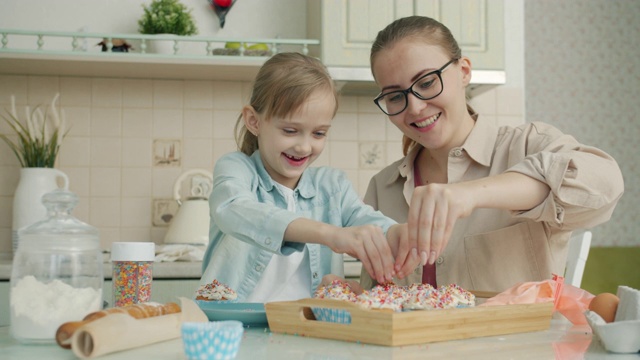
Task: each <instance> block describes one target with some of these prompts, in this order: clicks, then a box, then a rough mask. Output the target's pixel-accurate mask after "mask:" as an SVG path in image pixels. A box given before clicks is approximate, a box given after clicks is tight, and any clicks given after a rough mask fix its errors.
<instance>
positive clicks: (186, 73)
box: [0, 29, 320, 81]
mask: <svg viewBox="0 0 640 360" xmlns="http://www.w3.org/2000/svg"><path fill="white" fill-rule="evenodd" d="M116 39H122V40H125V41H126V42H127V43H129V44H130V45H132V46H133V49H134V50H133V51H130V52H111V51H104V52H103V51H101V50H100V47H96V46H95V45H94V44H97V43H99V42H101V41H105V42H106V43H107V46H108V49H109V50H110V49H111V48H112V43H113V41H114V40H116ZM157 41H169V42H172V43H173V48H174V51H173V53H169V54H159V53H153V52H149V51H148V50H149V48H150V45H153V44H154V43H155V42H157ZM0 42H1V46H0V74H12V75H55V76H94V77H116V78H151V79H185V80H191V79H197V80H229V81H251V80H253V79H254V77H255V75H256V74H257V72H258V70H259V69H260V66H262V64H263V63H264V62H265V61H266V60H267V59H268V58H269V55H267V56H249V55H215V54H214V51H215V50H216V49H220V48H224V46H225V44H226V43H228V42H236V43H239V44H242V47H241V48H240V51H239V53H240V54H244V50H245V48H244V44H247V46H249V45H251V44H256V43H264V44H267V45H268V46H269V48H270V50H271V52H272V53H277V52H281V51H298V52H301V53H308V52H309V46H317V45H318V44H319V43H320V42H319V41H318V40H312V39H258V38H251V39H249V38H243V39H239V38H216V37H203V36H175V35H143V34H105V33H82V32H52V31H27V30H7V29H0ZM88 44H91V46H89V45H88Z"/></svg>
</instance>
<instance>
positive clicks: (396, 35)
mask: <svg viewBox="0 0 640 360" xmlns="http://www.w3.org/2000/svg"><path fill="white" fill-rule="evenodd" d="M406 38H415V39H420V40H422V41H423V42H424V43H426V44H429V45H435V46H439V47H441V48H442V50H444V52H445V54H447V55H448V57H449V58H450V59H459V58H460V57H462V50H460V46H458V42H457V41H456V39H455V38H454V37H453V34H451V31H450V30H449V28H447V27H446V26H444V25H443V24H442V23H440V22H439V21H437V20H434V19H432V18H429V17H426V16H409V17H405V18H401V19H398V20H396V21H394V22H392V23H391V24H389V25H387V27H385V28H384V29H382V30H381V31H380V32H378V36H376V39H375V41H374V42H373V45H372V46H371V55H370V56H369V61H370V63H371V71H372V72H373V65H374V62H375V60H376V56H377V55H378V54H379V53H380V52H381V51H382V50H385V49H388V48H390V47H392V46H393V45H394V44H395V43H397V42H398V41H400V40H403V39H406ZM456 62H457V60H456ZM375 76H376V75H375V74H373V77H374V78H375ZM467 111H468V112H469V114H475V111H474V110H473V109H472V108H471V106H469V104H467ZM415 145H416V142H415V141H413V140H411V139H410V138H408V137H407V136H406V135H405V136H403V138H402V152H403V153H404V154H405V155H407V153H408V152H409V150H410V149H411V148H412V147H413V146H415Z"/></svg>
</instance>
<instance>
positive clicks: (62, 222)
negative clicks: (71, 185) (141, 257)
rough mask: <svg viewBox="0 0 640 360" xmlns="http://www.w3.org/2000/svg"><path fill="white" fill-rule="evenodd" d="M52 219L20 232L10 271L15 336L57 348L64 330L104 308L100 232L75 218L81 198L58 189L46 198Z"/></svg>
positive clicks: (12, 323) (45, 201) (44, 198)
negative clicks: (57, 336)
mask: <svg viewBox="0 0 640 360" xmlns="http://www.w3.org/2000/svg"><path fill="white" fill-rule="evenodd" d="M42 202H43V204H44V206H45V207H46V208H47V219H45V220H43V221H40V222H37V223H35V224H33V225H31V226H28V227H26V228H24V229H22V230H21V231H20V243H19V245H18V249H17V251H16V254H15V256H14V259H13V266H12V270H11V287H10V300H9V303H10V308H11V311H10V312H11V315H10V321H11V325H10V326H11V335H12V336H13V337H14V338H16V339H17V340H19V341H21V342H27V343H52V342H55V333H56V330H57V329H58V327H59V326H60V325H62V324H63V323H65V322H68V321H79V320H82V318H84V317H85V316H86V315H87V314H89V313H91V312H94V311H98V310H100V309H101V308H102V304H103V297H102V286H103V282H104V276H103V259H102V251H101V249H100V241H99V236H98V229H96V228H94V227H92V226H90V225H88V224H85V223H84V222H82V221H80V220H78V219H76V218H75V217H73V216H72V215H71V211H72V210H73V208H74V207H75V206H76V204H77V203H78V197H77V196H76V195H75V194H74V193H72V192H70V191H67V190H62V189H58V190H55V191H53V192H50V193H47V194H45V195H44V196H43V197H42Z"/></svg>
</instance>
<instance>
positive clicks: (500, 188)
mask: <svg viewBox="0 0 640 360" xmlns="http://www.w3.org/2000/svg"><path fill="white" fill-rule="evenodd" d="M549 191H550V188H549V186H548V185H547V184H545V183H543V182H541V181H538V180H536V179H534V178H531V177H529V176H527V175H523V174H520V173H516V172H506V173H502V174H498V175H494V176H489V177H485V178H480V179H477V180H471V181H465V182H460V183H455V184H428V185H425V186H418V187H417V188H416V189H415V190H414V191H413V195H412V197H411V204H410V205H409V217H408V221H407V225H408V227H409V230H408V231H409V246H411V247H413V246H415V247H417V249H418V253H419V254H420V257H421V259H422V263H423V264H426V263H427V262H429V264H433V263H434V262H435V261H436V258H437V257H438V256H440V254H442V252H443V251H444V249H445V247H447V243H448V242H449V238H450V237H451V233H452V232H453V226H454V225H455V223H456V221H457V220H458V219H460V218H463V217H466V216H469V215H470V214H471V212H472V211H473V210H474V209H477V208H492V209H504V210H514V211H525V210H529V209H532V208H534V207H536V206H538V205H539V204H540V203H542V202H543V201H544V199H546V198H547V196H548V195H549Z"/></svg>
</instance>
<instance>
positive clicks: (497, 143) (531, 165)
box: [361, 117, 624, 291]
mask: <svg viewBox="0 0 640 360" xmlns="http://www.w3.org/2000/svg"><path fill="white" fill-rule="evenodd" d="M418 152H419V146H417V147H415V148H413V149H412V150H411V151H410V153H409V154H407V156H406V157H405V158H404V159H400V160H398V161H396V162H395V163H393V164H391V165H389V166H387V167H386V168H384V169H383V170H381V171H380V172H379V173H378V174H376V175H375V176H374V177H373V178H372V179H371V182H370V183H369V188H368V189H367V193H366V195H365V199H364V200H365V202H366V203H368V204H370V205H372V206H373V207H374V208H376V209H378V210H380V211H382V212H383V213H384V214H385V215H387V216H389V217H391V218H393V219H395V220H396V221H398V222H400V223H404V222H406V221H407V214H408V211H409V205H408V204H409V203H410V198H411V194H412V193H413V190H414V182H413V181H414V180H413V162H414V159H415V157H416V156H417V154H418ZM507 171H513V172H519V173H522V174H525V175H528V176H531V177H532V178H535V179H537V180H540V181H542V182H544V183H546V184H548V185H549V187H550V188H551V192H550V193H549V196H548V197H547V199H546V200H545V201H544V202H542V203H541V204H540V205H538V206H536V207H535V208H533V209H530V210H528V211H522V212H512V211H506V210H499V209H476V210H475V211H474V212H473V213H472V214H471V215H470V216H468V217H466V218H462V219H459V220H458V221H457V222H456V225H455V227H454V230H453V233H452V235H451V239H450V240H449V243H448V245H447V247H446V248H445V250H444V252H443V253H442V255H441V256H440V257H439V258H438V259H437V260H436V279H437V283H438V285H443V284H450V283H456V284H458V285H460V286H462V287H463V288H466V289H470V290H483V291H503V290H505V289H507V288H509V287H511V286H513V285H515V284H517V283H519V282H523V281H540V280H543V279H549V278H551V276H552V274H558V275H562V274H564V268H565V262H566V257H567V248H568V246H567V244H568V240H569V237H570V236H571V232H572V231H573V230H575V229H583V228H591V227H594V226H596V225H599V224H602V223H604V222H606V221H608V220H609V219H610V217H611V214H612V212H613V209H614V208H615V206H616V204H617V202H618V200H619V199H620V197H621V196H622V193H623V192H624V183H623V179H622V173H621V172H620V168H619V167H618V164H617V163H616V161H615V160H614V159H613V158H612V157H611V156H609V155H608V154H607V153H605V152H604V151H602V150H599V149H597V148H594V147H591V146H586V145H582V144H580V143H578V141H576V139H574V138H573V137H572V136H569V135H566V134H563V133H562V132H560V131H559V130H558V129H556V128H555V127H553V126H551V125H548V124H545V123H540V122H533V123H526V124H523V125H521V126H518V127H516V128H513V127H507V126H503V127H497V126H496V125H495V124H493V123H492V122H491V121H488V120H486V119H482V118H480V117H476V124H475V126H474V127H473V129H472V131H471V133H470V134H469V136H468V138H467V140H466V141H465V143H464V144H463V145H462V146H461V147H456V148H453V149H451V151H450V152H449V166H448V178H449V183H456V182H461V181H467V180H473V179H478V178H483V177H487V176H492V175H497V174H500V173H504V172H507ZM394 280H395V282H396V283H397V284H401V285H407V284H412V283H416V282H421V280H422V268H421V267H419V268H418V269H416V271H415V272H414V273H413V274H412V275H410V276H408V277H406V278H405V279H402V280H399V279H394ZM361 283H362V285H363V287H364V288H370V287H372V286H374V285H376V283H375V280H372V279H371V277H370V276H369V275H368V274H367V273H366V271H364V270H363V271H362V277H361Z"/></svg>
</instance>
